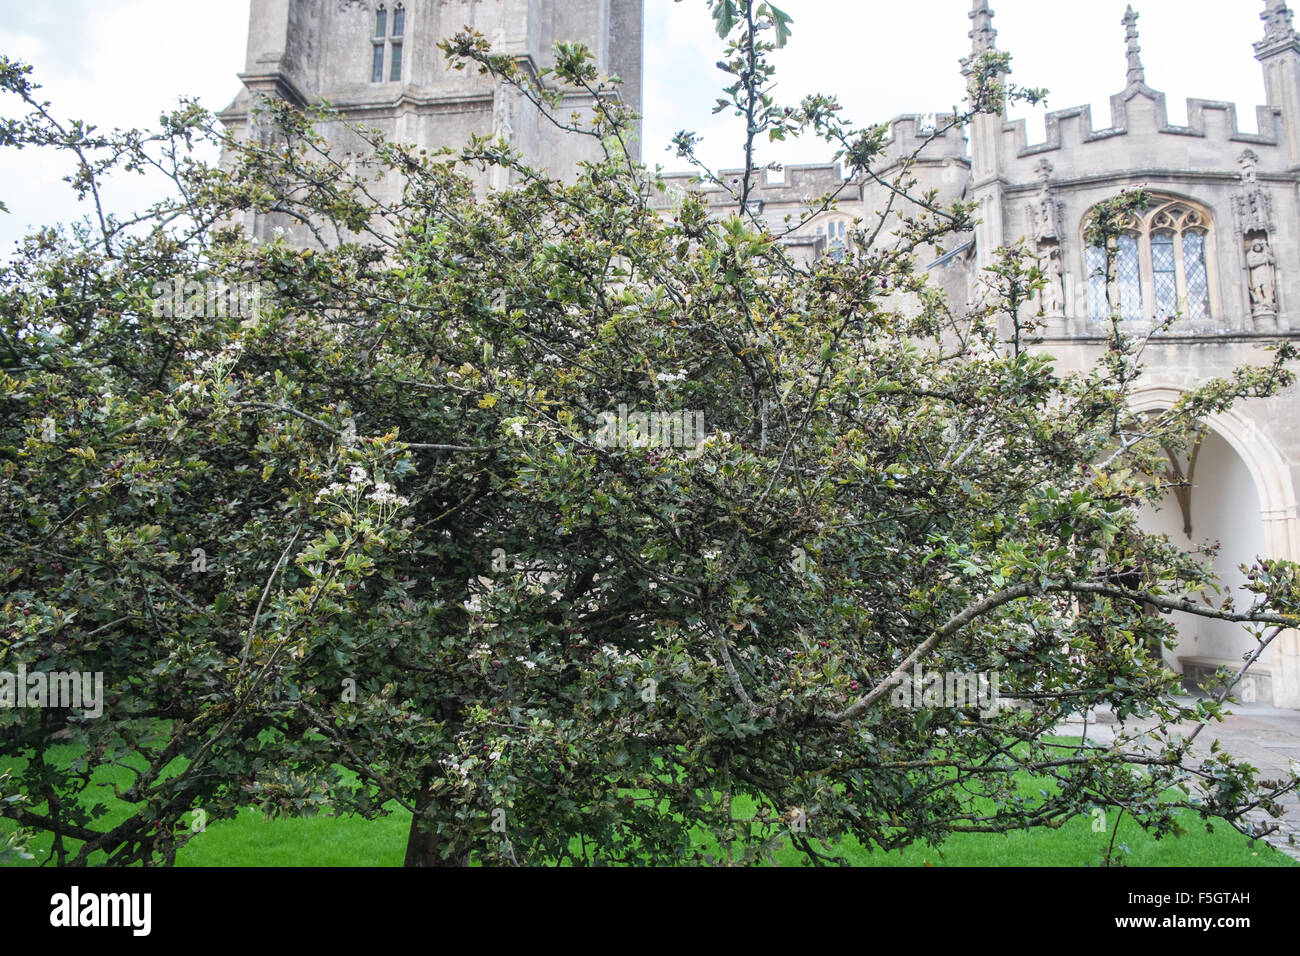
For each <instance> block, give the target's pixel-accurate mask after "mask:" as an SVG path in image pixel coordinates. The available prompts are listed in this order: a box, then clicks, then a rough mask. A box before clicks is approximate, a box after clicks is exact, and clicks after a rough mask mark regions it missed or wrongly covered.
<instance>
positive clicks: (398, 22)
mask: <svg viewBox="0 0 1300 956" xmlns="http://www.w3.org/2000/svg"><path fill="white" fill-rule="evenodd" d="M405 29H406V7H404V6H402V5H401V4H400V3H399V4H398V5H397V6H395V7H393V36H395V37H400V36H401V35H402V32H403V31H404V30H405Z"/></svg>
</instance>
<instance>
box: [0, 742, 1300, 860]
mask: <svg viewBox="0 0 1300 956" xmlns="http://www.w3.org/2000/svg"><path fill="white" fill-rule="evenodd" d="M68 756H69V759H71V756H72V755H71V754H69V755H68ZM10 765H12V761H10V762H6V764H5V766H10ZM128 777H129V774H128V772H127V771H126V770H124V769H122V768H107V769H101V770H100V771H99V772H98V773H97V774H96V780H97V782H99V783H101V784H107V783H108V782H110V781H116V782H117V783H119V784H125V783H126V782H127V778H128ZM1024 785H1025V786H1027V787H1029V786H1032V785H1033V781H1032V780H1030V779H1028V778H1026V780H1025V781H1024ZM100 789H101V793H100V794H99V799H100V800H102V801H103V802H104V803H105V804H106V805H107V806H108V807H109V813H108V815H107V816H106V817H105V818H103V819H102V820H101V821H99V822H97V824H96V828H97V829H98V828H102V827H104V826H105V825H112V824H113V823H115V822H116V821H118V820H121V819H123V818H124V817H125V815H126V810H127V808H126V807H125V805H123V804H120V803H119V802H118V801H116V800H115V799H114V797H113V795H112V792H111V791H110V790H109V789H108V787H107V786H103V787H101V788H100ZM737 809H738V810H740V812H744V810H743V808H742V807H738V808H737ZM1112 819H1113V818H1112ZM409 825H410V814H409V813H407V812H406V811H403V810H395V811H394V812H393V813H391V814H390V815H388V816H386V817H383V818H381V819H379V820H375V821H367V820H362V819H360V818H354V817H343V818H332V817H327V816H318V817H312V818H305V819H288V820H286V819H278V820H267V819H265V818H264V817H263V815H262V814H261V813H260V812H259V811H257V810H253V809H248V810H245V811H244V812H242V813H241V814H240V815H239V817H238V818H236V819H233V820H220V821H213V822H211V823H209V824H208V826H207V828H206V829H205V830H204V832H202V833H199V834H197V835H196V836H195V837H194V838H193V839H192V840H191V841H190V842H189V844H188V845H187V846H186V847H185V848H184V849H183V850H181V852H180V853H179V854H178V857H177V863H178V865H180V866H400V865H401V863H402V857H403V854H404V851H405V847H406V835H407V829H408V827H409ZM1185 826H1186V828H1187V830H1188V833H1187V834H1186V835H1185V836H1182V837H1178V838H1172V837H1167V838H1165V839H1163V840H1154V839H1152V838H1151V837H1149V836H1147V835H1146V834H1145V833H1143V832H1142V830H1141V828H1139V827H1138V826H1137V825H1136V824H1135V823H1134V822H1133V821H1132V820H1131V819H1128V818H1126V819H1124V820H1123V821H1122V823H1121V825H1120V830H1119V836H1118V837H1117V839H1116V841H1115V842H1116V846H1118V845H1119V844H1127V845H1128V847H1129V848H1130V852H1128V853H1127V854H1125V855H1124V862H1125V863H1126V864H1127V865H1129V866H1300V861H1296V860H1294V859H1292V858H1290V857H1288V856H1286V855H1285V854H1282V853H1280V852H1278V851H1277V850H1274V849H1273V848H1272V847H1270V846H1267V845H1266V844H1264V843H1254V844H1252V843H1251V841H1249V840H1247V839H1246V838H1245V837H1243V836H1241V835H1240V834H1238V833H1237V832H1235V831H1234V830H1232V829H1231V828H1230V827H1228V826H1227V825H1219V826H1216V827H1215V832H1214V833H1206V832H1205V827H1204V825H1203V824H1201V823H1199V822H1197V821H1196V819H1195V818H1194V817H1193V816H1192V815H1191V814H1188V815H1187V816H1186V822H1185ZM8 829H10V827H9V825H8V824H7V823H6V822H5V821H0V833H4V832H8ZM1109 843H1110V831H1109V829H1108V830H1106V831H1105V832H1102V833H1096V832H1094V831H1093V829H1092V821H1091V819H1090V818H1088V817H1086V816H1085V817H1079V818H1076V819H1074V820H1072V821H1070V822H1068V823H1067V824H1065V825H1064V826H1062V827H1061V828H1060V829H1058V830H1044V829H1038V830H1034V831H1031V832H1016V833H1010V834H1004V835H989V834H957V835H954V836H953V837H951V838H950V839H949V840H948V841H947V842H946V843H944V844H943V845H942V846H941V847H928V846H912V847H910V848H908V849H906V850H902V851H896V852H891V853H884V852H881V851H879V850H876V851H875V852H870V851H868V850H867V849H865V848H863V847H862V846H861V845H860V844H858V843H857V842H856V841H852V840H850V841H848V842H846V843H845V844H844V845H843V846H842V847H841V849H842V850H843V852H844V853H845V855H846V856H847V857H848V858H849V859H850V860H851V861H852V862H853V863H854V865H857V866H1088V865H1093V866H1096V865H1099V864H1100V863H1101V862H1102V860H1103V858H1104V855H1105V852H1106V847H1107V845H1108V844H1109ZM700 846H701V848H702V849H709V847H708V846H707V845H706V842H705V840H704V839H703V837H702V838H701V840H700ZM49 847H50V840H49V838H48V837H43V838H40V839H38V840H37V841H36V842H35V844H34V845H33V847H32V849H33V850H34V851H36V852H37V859H36V860H34V861H29V862H26V863H25V864H23V865H28V866H32V865H36V864H37V863H39V862H40V861H41V860H42V859H45V857H46V855H47V854H48V852H49ZM778 862H779V863H781V864H782V865H798V864H799V863H800V862H801V859H800V857H799V855H798V854H797V853H796V852H795V851H794V850H791V849H787V850H783V851H781V852H780V853H779V854H778Z"/></svg>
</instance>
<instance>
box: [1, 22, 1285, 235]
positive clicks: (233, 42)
mask: <svg viewBox="0 0 1300 956" xmlns="http://www.w3.org/2000/svg"><path fill="white" fill-rule="evenodd" d="M557 2H560V3H564V2H567V0H557ZM781 5H782V6H783V7H784V8H785V9H786V10H787V12H789V13H790V14H791V15H792V16H793V17H794V20H795V23H794V38H793V40H792V41H791V45H790V47H789V48H788V49H787V50H786V51H783V53H782V54H781V55H780V58H779V59H778V60H777V65H778V67H779V69H780V71H781V72H780V88H779V89H778V91H777V96H778V98H780V99H783V100H785V101H787V102H797V101H798V100H799V99H800V98H801V97H802V96H803V95H804V94H806V93H809V92H813V91H819V92H827V93H834V94H836V95H837V96H839V98H840V100H841V102H842V103H843V104H844V105H845V107H846V109H845V115H846V116H848V117H850V118H852V119H853V120H855V121H856V122H859V123H867V122H877V121H881V120H885V119H888V118H890V117H893V116H895V115H898V114H900V113H926V112H942V111H944V110H946V109H949V108H950V107H952V106H953V105H954V104H955V103H957V102H958V101H959V100H960V98H961V96H962V80H961V75H960V72H959V66H958V63H957V61H958V59H959V58H961V57H962V56H965V55H966V54H967V53H968V52H969V50H970V40H969V39H968V38H967V36H966V34H967V31H968V30H969V29H970V22H969V20H968V19H967V16H966V14H967V12H968V11H969V9H970V2H969V0H905V2H900V0H785V2H784V3H783V4H781ZM1135 6H1136V7H1137V8H1138V11H1139V13H1140V14H1141V20H1140V23H1139V28H1140V30H1141V33H1142V53H1143V59H1144V61H1145V64H1146V72H1147V82H1148V84H1149V85H1151V86H1152V87H1154V88H1156V89H1158V90H1162V91H1164V92H1165V93H1167V94H1168V95H1169V113H1170V120H1171V121H1172V122H1174V123H1179V122H1185V120H1186V98H1187V97H1189V96H1193V97H1201V98H1204V99H1215V100H1228V101H1231V102H1235V103H1237V104H1238V121H1239V123H1240V124H1241V126H1242V128H1243V129H1245V130H1249V131H1254V130H1255V129H1256V120H1255V110H1254V107H1255V106H1256V105H1258V104H1261V103H1263V100H1264V85H1263V79H1262V75H1261V72H1260V67H1259V64H1258V63H1257V62H1256V61H1255V59H1254V57H1253V51H1252V49H1251V42H1252V41H1254V40H1258V39H1260V38H1261V37H1262V36H1263V24H1262V23H1261V22H1260V20H1259V13H1260V11H1262V10H1263V9H1264V3H1263V2H1262V0H1143V2H1140V3H1138V4H1136V5H1135ZM248 7H249V2H248V0H205V2H201V3H200V2H194V0H188V2H177V0H46V2H43V3H33V2H31V0H0V52H2V53H4V54H6V55H7V56H10V57H11V58H17V59H21V60H24V61H26V62H28V63H31V64H32V65H33V66H34V67H35V68H36V74H35V76H36V80H37V82H39V83H41V84H43V85H44V87H45V90H44V95H45V98H47V99H50V100H52V101H53V103H54V105H55V111H56V113H57V114H59V115H65V116H74V117H79V118H83V119H86V120H88V121H91V122H94V123H97V124H99V125H101V126H106V127H108V126H142V125H149V124H153V123H155V122H156V121H157V117H158V115H159V113H160V112H162V111H163V110H165V109H167V108H169V107H170V106H173V105H174V104H175V102H176V100H177V98H178V97H180V96H182V95H190V96H196V97H198V98H199V99H200V100H201V101H202V102H203V103H204V105H206V106H208V107H209V108H212V109H220V108H222V107H224V106H226V105H227V104H228V103H229V102H230V101H231V99H233V98H234V95H235V93H236V92H237V91H238V89H239V81H238V80H237V78H236V76H235V74H236V73H238V72H239V71H240V69H241V68H242V66H243V61H244V48H245V43H246V39H247V26H248ZM645 8H646V13H645V19H646V62H645V81H646V87H645V90H646V93H645V117H646V126H645V137H644V139H645V148H644V155H645V159H646V161H647V162H648V163H651V164H653V163H655V162H659V163H662V164H663V165H664V166H665V167H666V168H669V169H675V168H679V166H680V164H679V162H678V161H676V160H675V159H674V157H673V155H672V153H671V152H669V151H666V147H667V145H668V142H669V139H670V138H671V136H672V134H673V133H674V132H676V131H677V130H679V129H683V128H685V129H693V130H696V131H697V132H699V133H701V134H702V135H703V136H704V137H705V143H704V146H703V148H702V153H703V154H704V156H705V158H706V159H707V160H708V161H709V162H710V163H713V164H718V165H733V164H734V163H735V162H736V160H737V158H738V153H739V150H738V147H739V143H740V139H739V134H740V132H741V129H740V127H739V126H738V125H737V121H736V120H735V119H734V118H730V117H714V116H712V115H711V113H710V108H711V106H712V103H713V100H714V98H715V90H716V88H717V87H718V86H719V81H720V80H722V79H723V75H722V74H721V73H720V72H718V70H717V68H716V67H715V66H714V63H715V62H716V61H717V60H718V58H719V56H718V54H719V52H720V48H721V47H720V43H719V41H718V40H717V38H716V36H714V34H713V33H712V30H711V24H710V20H709V16H708V13H707V9H706V5H705V2H704V0H683V2H681V3H675V2H673V0H645ZM1124 8H1125V3H1122V2H1118V0H1087V2H1086V3H1084V2H1079V0H995V2H994V9H995V11H996V13H997V17H996V19H995V26H996V27H997V28H998V31H999V38H998V40H999V46H1000V47H1001V48H1002V49H1004V50H1008V51H1010V52H1011V53H1012V55H1013V57H1014V61H1013V67H1014V70H1015V75H1014V79H1015V81H1016V82H1019V83H1021V84H1024V85H1029V86H1043V87H1047V88H1048V89H1049V90H1050V91H1051V96H1050V98H1049V107H1050V108H1052V109H1061V108H1064V107H1068V106H1075V105H1079V104H1082V103H1091V104H1093V116H1094V120H1095V121H1096V123H1097V125H1099V126H1104V125H1107V124H1108V122H1109V106H1108V103H1109V96H1110V94H1112V93H1115V92H1118V91H1119V90H1120V89H1122V88H1123V86H1124V70H1125V59H1124V30H1123V27H1122V26H1121V24H1120V20H1121V17H1122V16H1123V14H1124ZM14 110H15V106H14V102H13V100H12V99H11V98H5V99H4V100H2V101H0V116H11V115H14ZM1030 119H1031V123H1030V139H1031V140H1035V139H1039V138H1041V135H1042V132H1041V131H1042V119H1041V116H1037V117H1030ZM1035 130H1037V133H1035ZM762 158H763V159H768V158H774V159H778V160H780V161H782V162H818V161H822V160H824V159H826V158H828V156H827V152H826V147H825V146H824V145H823V144H819V143H816V142H809V143H806V144H795V145H793V146H791V147H788V148H785V149H784V150H783V151H782V152H780V153H779V154H776V153H774V154H768V155H765V156H764V157H762ZM66 173H67V170H66V169H60V168H58V167H57V166H55V165H51V164H50V163H49V161H48V160H46V159H42V158H38V157H36V156H34V155H31V154H16V155H15V154H13V151H12V150H8V151H5V152H4V153H0V200H2V201H3V202H5V203H6V205H8V207H9V208H10V210H11V214H10V215H7V216H6V215H4V214H0V249H7V248H10V247H11V246H12V244H13V242H14V240H15V239H16V238H17V237H18V236H19V235H20V234H21V233H23V232H24V231H25V227H26V226H28V225H29V224H32V223H42V224H43V223H47V222H50V221H54V220H66V219H69V218H77V217H78V216H80V215H81V214H83V213H84V212H85V210H84V209H79V208H78V206H77V204H76V202H75V201H72V200H70V199H69V198H68V196H69V192H70V191H69V190H68V187H67V186H66V184H63V183H62V182H60V177H61V176H63V175H65V174H66ZM148 196H149V190H148V188H144V187H142V186H126V185H119V186H118V188H117V189H116V190H115V192H114V195H113V197H112V201H113V202H114V205H116V206H118V207H121V208H130V207H132V206H135V205H139V204H141V203H142V202H143V201H144V200H145V199H147V198H148Z"/></svg>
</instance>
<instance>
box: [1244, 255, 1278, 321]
mask: <svg viewBox="0 0 1300 956" xmlns="http://www.w3.org/2000/svg"><path fill="white" fill-rule="evenodd" d="M1246 268H1247V269H1248V270H1249V272H1250V311H1251V313H1252V314H1254V315H1276V314H1277V263H1276V261H1275V260H1274V258H1273V250H1272V249H1270V248H1269V245H1268V240H1267V239H1265V238H1257V239H1254V240H1252V241H1251V245H1250V251H1249V252H1247V253H1246Z"/></svg>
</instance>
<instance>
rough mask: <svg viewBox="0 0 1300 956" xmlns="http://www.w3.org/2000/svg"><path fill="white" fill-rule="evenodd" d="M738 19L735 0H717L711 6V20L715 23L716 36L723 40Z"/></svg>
mask: <svg viewBox="0 0 1300 956" xmlns="http://www.w3.org/2000/svg"><path fill="white" fill-rule="evenodd" d="M738 19H739V13H738V11H737V10H736V3H735V0H718V2H717V3H716V4H714V7H713V20H714V22H715V23H716V25H717V30H718V36H719V37H720V38H722V39H723V40H725V39H726V38H727V34H729V33H730V32H731V31H732V30H733V29H735V27H736V23H737V21H738Z"/></svg>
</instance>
